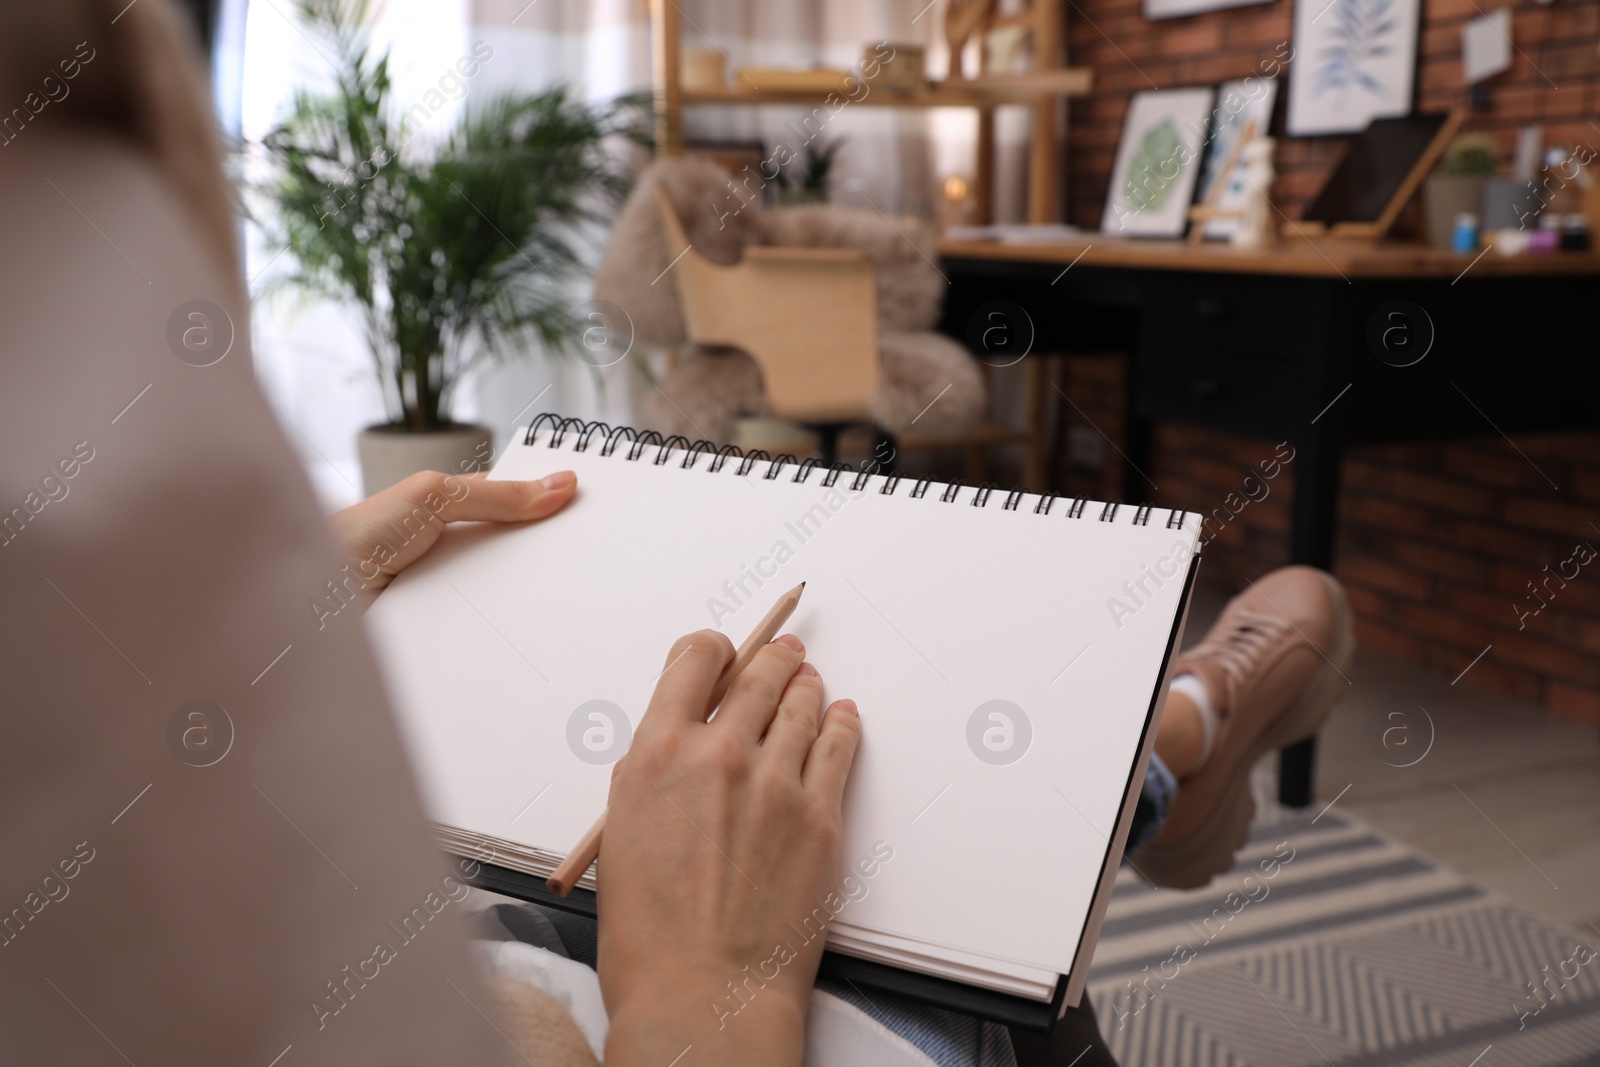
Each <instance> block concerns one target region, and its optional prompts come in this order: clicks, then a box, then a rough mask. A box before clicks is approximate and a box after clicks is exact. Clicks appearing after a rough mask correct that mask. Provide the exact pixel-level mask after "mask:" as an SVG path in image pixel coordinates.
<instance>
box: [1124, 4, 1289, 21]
mask: <svg viewBox="0 0 1600 1067" xmlns="http://www.w3.org/2000/svg"><path fill="white" fill-rule="evenodd" d="M1270 3H1272V0H1144V17H1145V18H1147V19H1150V20H1151V21H1152V22H1154V21H1156V20H1157V19H1175V18H1182V17H1183V16H1184V15H1198V14H1199V13H1200V12H1202V11H1221V10H1223V9H1224V8H1229V7H1249V6H1250V5H1251V4H1270Z"/></svg>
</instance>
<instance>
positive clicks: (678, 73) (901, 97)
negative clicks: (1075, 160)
mask: <svg viewBox="0 0 1600 1067" xmlns="http://www.w3.org/2000/svg"><path fill="white" fill-rule="evenodd" d="M1018 25H1021V26H1026V27H1027V28H1028V29H1029V30H1030V31H1031V34H1032V38H1033V41H1032V44H1033V54H1034V69H1033V70H1032V71H1030V72H1028V73H1025V74H988V73H980V74H979V75H978V76H977V77H972V78H962V77H955V76H952V77H950V78H947V79H945V80H944V81H942V82H936V83H929V84H927V85H925V86H924V87H922V88H917V89H895V88H892V87H889V86H887V85H882V86H875V87H873V89H872V91H871V92H870V93H869V94H868V95H867V96H866V97H865V98H864V99H863V100H861V101H859V102H856V103H852V104H851V105H850V106H852V107H907V108H928V107H970V108H975V109H977V112H978V139H977V158H976V160H975V164H976V165H975V166H974V168H973V175H974V180H973V196H974V198H975V201H976V204H977V209H978V216H979V217H978V219H977V221H978V222H980V223H982V222H988V221H989V220H990V218H991V215H992V209H993V200H994V140H995V138H994V109H995V108H997V107H1002V106H1008V105H1022V106H1025V107H1028V108H1030V109H1031V110H1032V112H1033V114H1032V119H1031V134H1032V136H1031V138H1030V144H1029V156H1028V221H1030V222H1036V223H1048V222H1059V221H1060V189H1061V156H1060V141H1061V138H1060V132H1059V124H1060V102H1061V100H1063V99H1064V98H1066V97H1070V96H1082V95H1084V94H1086V93H1088V91H1089V89H1090V86H1091V84H1092V82H1093V76H1092V74H1091V73H1090V72H1089V71H1088V70H1086V69H1083V68H1077V67H1063V66H1061V65H1060V57H1061V42H1062V27H1061V6H1060V5H1059V4H1057V3H1053V2H1051V0H1033V4H1032V6H1031V7H1029V8H1027V9H1025V10H1023V11H1019V12H1013V13H1009V14H1005V15H996V16H992V17H989V18H986V19H985V20H984V22H983V27H982V28H983V29H988V28H998V27H1001V26H1018ZM650 31H651V43H652V49H653V55H654V60H655V64H654V66H655V69H654V79H655V103H656V123H657V129H656V139H657V144H658V145H659V146H660V150H661V151H662V152H663V153H667V154H672V153H678V152H682V151H683V109H684V108H685V107H691V106H695V105H730V104H732V105H750V106H763V105H797V104H798V105H811V106H821V105H823V104H824V103H825V102H826V101H827V99H828V96H829V93H828V92H827V91H825V90H794V89H762V88H760V87H759V86H752V85H749V84H746V85H743V86H730V87H729V88H726V89H686V88H684V86H683V83H682V33H683V27H682V22H681V15H680V13H679V11H678V8H677V5H676V4H674V3H673V2H672V0H650ZM980 37H981V32H980Z"/></svg>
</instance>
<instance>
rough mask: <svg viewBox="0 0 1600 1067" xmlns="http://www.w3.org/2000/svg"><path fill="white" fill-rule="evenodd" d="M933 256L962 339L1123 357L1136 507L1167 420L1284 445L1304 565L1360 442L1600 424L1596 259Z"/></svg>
mask: <svg viewBox="0 0 1600 1067" xmlns="http://www.w3.org/2000/svg"><path fill="white" fill-rule="evenodd" d="M940 252H941V256H942V263H941V267H942V269H943V271H944V273H945V274H946V276H948V277H949V279H950V289H949V292H948V293H947V295H946V297H945V307H944V320H943V323H942V329H943V330H944V331H945V332H947V333H949V334H950V335H951V336H953V337H956V338H959V339H962V340H963V341H966V340H967V339H968V337H969V324H970V322H971V321H972V320H973V317H974V315H975V314H977V313H978V312H979V311H980V309H981V310H982V311H983V317H984V318H985V319H988V318H989V316H990V315H991V313H992V312H993V311H994V310H995V305H994V304H993V303H992V302H994V301H1004V302H1006V303H1008V304H1010V305H1014V306H1015V307H1020V308H1021V309H1022V310H1023V311H1025V312H1026V314H1027V318H1028V319H1031V323H1032V328H1033V331H1034V334H1035V336H1034V340H1033V345H1032V351H1033V352H1036V353H1049V354H1052V355H1053V354H1058V353H1061V354H1070V353H1072V352H1086V351H1105V350H1107V349H1108V348H1110V349H1120V350H1122V351H1125V352H1127V353H1128V356H1129V372H1128V378H1129V381H1128V389H1127V398H1128V399H1127V403H1128V411H1127V416H1128V418H1127V423H1126V427H1127V441H1126V442H1125V443H1124V444H1123V445H1122V448H1123V450H1124V451H1125V452H1126V454H1127V463H1126V464H1125V467H1124V478H1123V487H1124V499H1125V500H1126V501H1128V502H1130V503H1132V502H1139V501H1143V500H1144V498H1145V495H1146V491H1147V489H1148V484H1147V483H1146V481H1145V478H1144V476H1143V475H1141V474H1140V473H1139V470H1140V469H1144V470H1148V469H1149V465H1150V439H1151V427H1152V424H1153V423H1154V422H1156V421H1159V420H1169V421H1173V422H1183V423H1190V424H1193V425H1197V426H1205V427H1209V428H1211V429H1216V430H1222V431H1226V432H1229V433H1236V434H1240V435H1243V436H1246V437H1251V438H1259V439H1262V440H1265V441H1270V442H1278V441H1288V442H1290V443H1291V444H1292V445H1293V446H1294V449H1295V453H1296V457H1295V460H1294V462H1293V464H1292V466H1293V468H1294V501H1293V510H1292V529H1291V532H1290V539H1289V540H1290V560H1291V562H1294V563H1307V564H1311V565H1313V566H1317V567H1322V568H1325V569H1329V570H1331V569H1332V565H1333V548H1334V533H1335V530H1336V528H1337V519H1338V506H1339V505H1338V501H1339V461H1340V457H1341V455H1342V453H1343V450H1344V448H1345V447H1346V446H1348V445H1355V444H1372V443H1380V442H1401V441H1420V440H1447V439H1451V438H1462V437H1481V436H1485V435H1491V436H1492V435H1496V434H1504V433H1517V432H1530V431H1541V430H1561V429H1573V428H1580V427H1593V426H1600V313H1597V307H1600V284H1597V283H1600V255H1594V254H1589V253H1583V254H1577V253H1559V254H1551V255H1547V256H1537V257H1519V258H1515V259H1507V258H1504V257H1501V256H1499V255H1498V254H1497V253H1495V252H1492V251H1491V252H1489V253H1488V254H1487V255H1486V256H1484V257H1482V258H1481V259H1480V260H1478V261H1476V262H1474V261H1473V259H1472V257H1470V256H1454V255H1449V254H1445V253H1438V252H1432V251H1428V250H1425V249H1420V248H1412V247H1408V246H1380V247H1376V248H1374V247H1371V246H1365V245H1348V244H1344V245H1342V244H1337V243H1334V242H1329V241H1324V240H1320V239H1319V241H1318V243H1317V245H1316V246H1315V247H1313V246H1311V245H1309V244H1307V243H1305V242H1299V243H1297V244H1296V245H1294V246H1292V247H1288V248H1283V249H1274V250H1268V251H1247V250H1241V249H1233V248H1230V247H1227V246H1215V245H1187V244H1182V243H1179V242H1172V241H1130V240H1118V239H1115V238H1102V237H1091V238H1086V239H1085V240H1084V241H1082V242H1078V243H1073V244H1057V245H1001V244H997V243H991V242H945V243H944V244H942V245H941V246H940ZM1069 264H1071V266H1070V269H1064V268H1068V265H1069ZM1396 302H1404V303H1401V304H1396ZM986 305H987V306H986ZM1418 309H1420V311H1419V310H1418ZM1008 325H1009V327H1010V328H1011V329H1012V330H1013V331H1015V330H1017V329H1019V328H1025V327H1023V326H1022V324H1021V323H1020V322H1018V323H1009V324H1008ZM1369 333H1370V335H1371V336H1370V338H1369ZM1430 335H1431V341H1430ZM1507 447H1508V449H1509V447H1510V446H1509V445H1508V446H1507ZM1241 476H1242V474H1241ZM1529 478H1530V481H1531V482H1532V483H1533V484H1535V485H1537V486H1540V487H1543V486H1544V480H1543V479H1542V478H1541V476H1540V475H1538V474H1536V473H1535V472H1534V470H1533V469H1530V470H1529ZM1220 504H1221V501H1220V500H1219V501H1218V505H1219V506H1220ZM1314 756H1315V741H1314V740H1313V741H1307V742H1305V743H1303V744H1301V745H1296V746H1293V747H1292V748H1289V749H1285V750H1284V752H1283V753H1282V765H1281V774H1280V779H1279V782H1280V784H1279V797H1280V799H1281V800H1282V801H1283V802H1284V803H1286V804H1291V805H1294V806H1297V807H1304V806H1306V805H1307V804H1309V803H1310V802H1311V798H1312V765H1313V760H1314Z"/></svg>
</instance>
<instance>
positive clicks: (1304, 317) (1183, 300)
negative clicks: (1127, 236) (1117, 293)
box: [1141, 275, 1322, 363]
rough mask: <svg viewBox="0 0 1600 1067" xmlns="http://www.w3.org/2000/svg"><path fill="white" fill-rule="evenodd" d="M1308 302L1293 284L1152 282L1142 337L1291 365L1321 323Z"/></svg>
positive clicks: (1221, 279) (1240, 279)
mask: <svg viewBox="0 0 1600 1067" xmlns="http://www.w3.org/2000/svg"><path fill="white" fill-rule="evenodd" d="M1308 297H1312V293H1311V292H1310V291H1309V290H1308V289H1307V287H1306V286H1305V285H1304V283H1303V282H1299V281H1297V280H1294V279H1281V278H1267V277H1256V276H1247V275H1221V276H1209V277H1207V276H1202V277H1194V276H1191V277H1187V278H1181V279H1173V278H1169V277H1163V278H1157V279H1154V280H1153V283H1152V284H1151V286H1150V287H1149V289H1148V290H1147V291H1146V294H1145V304H1144V318H1143V321H1142V323H1141V331H1142V335H1143V337H1144V339H1145V341H1146V343H1147V344H1150V343H1154V344H1156V345H1160V346H1163V347H1164V346H1168V345H1171V346H1178V347H1181V348H1183V349H1185V350H1188V351H1193V352H1211V353H1215V354H1217V355H1219V356H1224V355H1231V356H1238V357H1243V358H1246V359H1250V360H1256V361H1262V360H1265V361H1269V362H1274V363H1295V362H1299V357H1298V355H1297V354H1298V353H1300V352H1302V351H1304V350H1305V349H1306V348H1309V347H1313V346H1314V345H1315V335H1314V332H1313V331H1314V330H1315V329H1316V328H1317V323H1319V322H1320V321H1322V317H1321V315H1320V314H1319V313H1318V311H1319V309H1318V308H1313V307H1308V306H1307V299H1308ZM1313 299H1314V297H1313Z"/></svg>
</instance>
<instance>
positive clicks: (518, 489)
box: [401, 471, 578, 522]
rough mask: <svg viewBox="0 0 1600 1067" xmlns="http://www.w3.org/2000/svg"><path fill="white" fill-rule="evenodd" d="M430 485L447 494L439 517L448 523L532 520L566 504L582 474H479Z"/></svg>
mask: <svg viewBox="0 0 1600 1067" xmlns="http://www.w3.org/2000/svg"><path fill="white" fill-rule="evenodd" d="M401 484H402V485H404V484H407V483H405V482H402V483H401ZM426 488H427V489H429V490H430V491H439V492H441V493H442V494H443V496H444V498H445V506H444V508H443V510H442V511H440V512H439V517H440V518H442V519H443V520H444V521H445V522H531V521H533V520H535V519H543V518H548V517H549V516H551V515H554V514H555V513H556V512H558V511H560V510H561V509H562V508H564V507H566V505H567V503H568V502H569V501H570V500H571V499H572V497H573V494H574V493H576V492H577V490H578V476H577V475H575V474H573V473H572V472H571V471H558V472H556V473H555V474H550V475H546V476H545V477H544V478H541V479H540V480H538V481H532V482H508V481H490V480H489V479H488V478H487V477H485V476H483V475H481V474H476V475H473V476H472V477H470V478H455V477H446V478H444V480H443V482H442V483H441V484H440V485H439V486H432V485H429V486H426Z"/></svg>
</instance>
